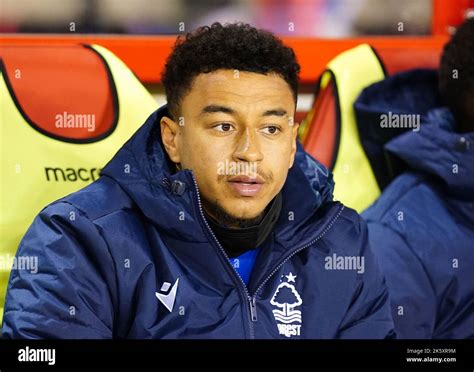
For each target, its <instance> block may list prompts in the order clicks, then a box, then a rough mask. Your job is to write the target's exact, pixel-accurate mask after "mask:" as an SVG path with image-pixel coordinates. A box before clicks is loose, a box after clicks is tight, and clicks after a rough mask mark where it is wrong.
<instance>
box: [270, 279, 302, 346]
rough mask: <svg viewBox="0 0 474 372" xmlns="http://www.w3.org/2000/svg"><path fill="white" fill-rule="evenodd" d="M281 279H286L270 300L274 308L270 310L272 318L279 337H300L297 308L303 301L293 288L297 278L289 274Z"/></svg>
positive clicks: (300, 321)
mask: <svg viewBox="0 0 474 372" xmlns="http://www.w3.org/2000/svg"><path fill="white" fill-rule="evenodd" d="M282 277H284V278H286V281H282V282H281V283H280V285H279V286H278V287H277V289H276V290H275V293H274V294H273V297H272V299H271V300H270V304H272V305H273V306H275V307H276V308H274V309H273V310H272V312H273V316H274V317H275V321H276V322H277V326H278V332H279V333H280V335H283V336H285V337H292V336H300V335H301V325H302V323H303V320H302V318H301V310H298V309H297V307H299V306H301V305H302V304H303V300H302V299H301V296H300V295H299V293H298V291H297V290H296V288H295V284H296V277H297V276H296V275H293V274H292V273H291V272H290V273H289V274H288V275H282ZM292 283H294V284H292Z"/></svg>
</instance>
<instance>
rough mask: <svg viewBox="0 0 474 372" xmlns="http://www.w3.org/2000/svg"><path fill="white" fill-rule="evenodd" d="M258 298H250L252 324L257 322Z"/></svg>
mask: <svg viewBox="0 0 474 372" xmlns="http://www.w3.org/2000/svg"><path fill="white" fill-rule="evenodd" d="M256 301H257V300H256V298H255V297H253V298H252V297H249V303H250V317H251V318H252V322H256V321H257V304H256Z"/></svg>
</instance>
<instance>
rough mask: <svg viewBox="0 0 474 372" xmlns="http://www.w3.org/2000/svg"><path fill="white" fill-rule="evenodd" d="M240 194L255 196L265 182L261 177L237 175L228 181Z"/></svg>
mask: <svg viewBox="0 0 474 372" xmlns="http://www.w3.org/2000/svg"><path fill="white" fill-rule="evenodd" d="M227 182H228V183H229V185H230V187H231V188H232V189H233V190H234V191H235V192H236V193H237V194H238V195H240V196H255V195H257V194H258V192H259V191H260V190H261V189H262V186H263V184H264V183H265V182H264V181H263V180H262V178H260V177H248V176H235V177H232V178H231V179H230V180H229V181H227Z"/></svg>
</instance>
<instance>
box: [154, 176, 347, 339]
mask: <svg viewBox="0 0 474 372" xmlns="http://www.w3.org/2000/svg"><path fill="white" fill-rule="evenodd" d="M191 176H192V178H193V182H194V187H195V190H196V195H197V201H198V206H199V212H200V213H201V217H202V219H203V221H204V224H205V225H206V227H207V229H208V230H209V232H210V233H211V236H212V237H213V239H214V241H215V242H216V244H217V246H218V247H219V249H220V251H221V252H222V254H223V255H224V257H225V258H226V261H227V264H228V265H229V266H230V267H231V268H232V272H233V273H234V274H235V275H237V277H238V278H239V280H240V283H241V284H242V289H243V291H244V294H245V296H246V298H247V301H248V306H249V313H250V319H249V322H248V324H249V330H250V338H251V339H254V338H255V328H254V325H253V323H254V322H256V321H257V319H258V318H257V295H258V292H259V291H260V290H261V289H262V288H263V286H264V285H265V284H266V283H267V282H268V281H269V280H270V279H271V277H272V276H273V275H275V273H276V272H277V271H278V270H279V269H280V268H281V267H282V266H283V265H284V264H285V263H286V262H287V261H288V260H290V259H291V258H292V257H293V256H294V255H295V254H297V253H299V252H301V251H302V250H304V249H306V248H308V247H310V246H312V245H313V244H315V243H316V242H317V241H318V240H319V239H321V238H322V237H323V236H324V235H326V233H327V232H328V231H329V229H330V228H331V227H332V225H333V224H334V222H336V220H337V219H338V218H339V216H340V215H341V213H342V211H343V210H344V205H342V206H341V208H340V209H339V211H338V212H337V214H336V216H335V217H334V218H333V219H332V220H331V222H330V223H329V224H328V225H327V226H326V227H325V228H324V230H323V231H322V232H321V233H320V234H319V235H318V236H317V237H316V238H315V239H313V240H312V241H310V242H309V243H307V244H305V245H304V246H302V247H300V248H298V249H296V250H295V251H293V252H292V253H291V254H290V255H288V256H287V257H286V258H285V259H283V260H282V261H281V262H280V263H279V264H278V265H277V266H276V267H275V268H274V269H273V270H272V272H271V273H270V274H268V275H267V276H266V277H265V279H264V280H263V281H262V283H260V285H259V286H258V287H257V289H256V290H255V293H254V294H253V296H251V295H250V292H249V290H248V289H247V285H246V284H245V282H244V280H243V279H242V277H241V276H240V274H239V273H238V272H237V271H236V270H235V269H234V268H233V266H232V264H231V263H230V259H229V256H228V255H227V253H226V251H225V250H224V248H223V247H222V245H221V244H220V243H219V241H218V240H217V238H216V236H215V234H214V232H213V231H212V229H211V227H210V226H209V223H208V222H207V220H206V217H205V216H204V212H203V208H202V203H201V196H200V194H199V188H198V184H197V181H196V178H195V177H194V174H193V173H192V172H191ZM163 181H165V184H169V180H168V179H167V178H165V179H164V180H163Z"/></svg>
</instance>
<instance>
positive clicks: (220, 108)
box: [199, 105, 235, 115]
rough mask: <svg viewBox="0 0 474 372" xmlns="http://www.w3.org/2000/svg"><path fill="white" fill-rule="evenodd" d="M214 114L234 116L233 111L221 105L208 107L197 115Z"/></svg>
mask: <svg viewBox="0 0 474 372" xmlns="http://www.w3.org/2000/svg"><path fill="white" fill-rule="evenodd" d="M215 112H223V113H225V114H235V111H234V110H233V109H231V108H230V107H227V106H221V105H208V106H206V107H204V108H203V109H202V110H201V113H200V114H199V115H203V114H213V113H215Z"/></svg>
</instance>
